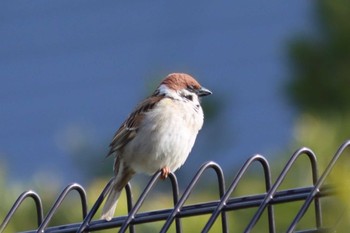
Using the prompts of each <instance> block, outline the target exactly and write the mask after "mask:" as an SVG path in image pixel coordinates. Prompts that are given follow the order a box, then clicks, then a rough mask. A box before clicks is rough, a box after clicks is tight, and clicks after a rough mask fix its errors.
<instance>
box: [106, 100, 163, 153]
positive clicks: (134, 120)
mask: <svg viewBox="0 0 350 233" xmlns="http://www.w3.org/2000/svg"><path fill="white" fill-rule="evenodd" d="M162 98H164V97H163V96H151V97H149V98H147V99H146V100H144V101H143V102H142V103H141V104H139V105H138V106H137V107H136V109H135V110H134V111H133V112H132V113H131V114H130V116H129V117H128V118H127V119H126V121H124V123H123V124H122V125H121V126H120V128H119V129H118V131H117V132H116V134H115V135H114V137H113V140H112V142H111V144H110V145H109V146H110V151H109V153H108V155H107V156H109V155H111V154H113V153H115V152H118V151H119V150H122V149H123V147H124V146H125V145H127V144H128V143H129V142H130V141H131V140H132V139H133V138H134V137H135V136H136V133H137V130H138V128H139V127H140V124H141V121H142V119H143V118H144V114H145V113H146V112H148V111H149V110H151V109H152V108H153V107H154V106H155V105H156V103H158V102H159V101H160V100H161V99H162Z"/></svg>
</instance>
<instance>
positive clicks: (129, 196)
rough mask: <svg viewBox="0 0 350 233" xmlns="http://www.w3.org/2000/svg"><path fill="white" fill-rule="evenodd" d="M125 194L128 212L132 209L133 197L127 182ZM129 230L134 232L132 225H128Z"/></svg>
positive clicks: (131, 232)
mask: <svg viewBox="0 0 350 233" xmlns="http://www.w3.org/2000/svg"><path fill="white" fill-rule="evenodd" d="M125 194H126V204H127V207H128V213H130V211H131V210H132V205H133V204H132V203H133V198H132V191H131V185H130V183H129V182H128V183H127V184H126V186H125ZM129 230H130V233H134V232H135V227H134V225H130V227H129Z"/></svg>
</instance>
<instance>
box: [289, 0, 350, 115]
mask: <svg viewBox="0 0 350 233" xmlns="http://www.w3.org/2000/svg"><path fill="white" fill-rule="evenodd" d="M315 4H316V6H317V7H316V9H317V11H316V16H317V22H318V23H319V26H320V27H319V30H318V38H312V37H309V38H307V37H300V38H297V39H294V40H293V41H292V42H291V45H290V51H289V54H290V59H291V63H292V73H293V74H292V79H291V81H290V83H289V84H288V91H289V95H290V98H291V99H292V100H293V102H294V103H295V104H296V105H297V107H298V108H300V109H301V111H306V112H309V113H313V114H322V115H326V116H328V115H329V114H338V113H344V112H348V111H350V104H349V103H348V101H349V99H350V92H349V91H348V87H349V86H350V24H349V22H350V1H347V0H336V1H327V0H322V1H316V2H315Z"/></svg>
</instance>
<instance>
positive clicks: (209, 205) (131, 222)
mask: <svg viewBox="0 0 350 233" xmlns="http://www.w3.org/2000/svg"><path fill="white" fill-rule="evenodd" d="M348 147H350V141H346V142H345V143H343V144H342V145H341V147H340V148H339V149H338V151H337V152H336V154H335V155H334V157H333V158H332V159H331V161H330V162H329V164H328V166H327V168H326V169H325V171H324V172H323V173H322V174H321V176H319V175H318V171H317V160H316V155H315V154H314V153H313V152H312V151H311V150H310V149H308V148H301V149H299V150H297V151H296V152H295V153H294V154H293V155H292V156H291V158H290V159H289V161H288V162H287V164H286V165H285V167H284V168H283V170H282V172H281V173H280V174H279V176H278V177H277V179H276V181H275V182H274V183H272V181H271V169H270V166H269V163H268V161H267V160H266V159H265V158H264V157H263V156H261V155H255V156H252V157H251V158H249V159H248V160H247V161H246V162H245V163H244V165H243V166H242V167H241V169H240V170H239V171H238V173H237V174H236V176H235V178H234V179H233V181H232V182H231V184H230V186H229V187H228V189H227V190H226V188H225V178H224V174H223V171H222V169H221V167H220V166H219V165H218V164H216V163H214V162H207V163H205V164H203V165H202V166H201V167H200V168H199V170H198V171H197V173H196V174H195V176H194V177H193V179H192V181H191V182H190V184H189V185H188V186H187V187H186V188H185V190H184V192H183V194H182V195H181V196H180V195H179V187H178V182H177V179H176V176H175V175H174V174H173V173H171V174H170V176H169V179H168V180H170V182H171V187H172V196H173V203H174V207H173V208H171V209H163V210H157V211H149V212H143V213H138V211H139V209H140V207H141V206H142V204H143V202H144V201H145V198H146V197H147V195H148V194H149V192H150V191H151V190H152V189H153V188H154V187H155V186H156V184H157V182H158V180H159V176H160V172H157V173H155V174H154V175H153V176H152V178H151V179H150V181H149V183H148V184H147V186H146V188H145V189H144V190H143V192H142V193H141V195H140V197H139V198H138V200H137V201H136V203H135V204H133V200H132V192H131V187H130V185H129V184H128V185H127V186H126V188H125V189H126V197H127V205H128V215H126V216H120V217H116V218H113V219H112V220H111V221H109V222H107V221H104V220H96V221H92V218H93V217H94V215H95V214H96V212H97V210H98V209H99V207H100V205H101V204H102V202H103V200H104V198H105V197H106V195H107V194H108V191H109V190H110V188H111V181H110V182H109V183H108V184H107V185H106V187H105V188H104V190H103V191H102V193H101V194H100V196H99V197H98V199H97V200H96V202H95V204H94V205H93V206H92V208H91V210H90V211H88V207H87V201H86V200H87V198H86V193H85V190H84V188H83V187H82V186H80V185H79V184H71V185H68V186H67V187H66V188H65V189H64V190H63V191H62V192H61V194H60V195H59V197H58V198H57V200H56V202H55V203H54V204H53V206H52V207H51V209H50V210H49V211H48V213H47V215H46V216H45V217H44V218H43V216H44V215H43V206H42V202H41V199H40V196H39V195H38V194H37V193H35V192H34V191H27V192H24V193H22V194H21V195H20V196H19V197H18V199H17V200H16V202H15V203H14V205H13V206H12V208H11V209H10V211H9V212H8V214H7V215H6V217H5V219H4V220H3V221H2V223H1V225H0V233H1V232H3V231H4V230H5V229H6V226H7V225H8V223H9V221H10V220H11V218H12V216H13V215H14V213H15V212H16V211H17V209H18V208H19V207H20V206H21V204H22V203H23V202H24V201H25V200H26V199H28V198H32V199H33V200H34V202H35V205H36V212H35V213H36V216H37V225H38V227H37V229H35V230H31V231H28V232H62V233H63V232H64V233H67V232H88V231H89V232H92V231H99V230H103V229H110V228H117V229H118V230H119V232H126V231H129V232H131V233H134V232H135V228H134V226H135V225H137V224H143V223H148V222H155V221H163V222H164V225H163V227H162V228H161V230H160V232H163V233H165V232H167V231H168V230H169V228H170V226H171V225H172V223H173V222H175V230H176V232H182V226H181V219H182V218H184V217H190V216H200V215H208V214H209V215H210V217H209V220H208V221H207V223H206V225H205V226H204V228H203V229H202V230H201V232H208V231H209V230H210V229H211V227H212V226H213V224H214V223H215V222H216V221H218V220H217V219H218V217H219V215H221V218H220V221H221V228H222V232H228V221H227V217H226V213H227V212H229V211H234V210H239V209H246V208H252V207H254V208H256V209H257V210H256V212H255V214H254V216H253V217H252V219H251V221H250V222H249V224H248V225H247V227H246V229H245V230H244V232H245V233H248V232H251V230H252V229H253V228H254V226H255V225H256V223H257V222H258V220H259V219H260V218H261V215H262V214H263V212H264V211H265V210H266V211H267V216H268V229H266V232H271V233H275V232H276V227H275V225H276V223H275V221H276V220H275V214H274V205H276V204H279V203H287V202H295V201H303V205H302V207H301V208H300V210H299V211H298V213H297V215H296V216H295V217H294V219H293V221H292V222H291V224H290V226H289V227H288V230H287V232H288V233H291V232H295V228H296V226H297V224H298V223H299V221H300V220H301V219H302V217H303V216H304V214H305V213H306V211H307V210H308V209H309V208H310V205H311V204H312V202H313V203H314V207H313V208H314V211H315V220H314V222H315V227H314V229H307V230H303V231H299V232H304V233H306V232H310V233H311V232H319V233H320V232H329V231H330V229H327V228H325V227H324V226H323V221H322V209H321V203H320V199H321V198H323V197H325V196H332V195H335V190H336V189H337V188H338V187H331V186H326V185H324V183H325V180H326V178H327V177H328V176H329V174H330V172H331V170H332V169H333V167H334V166H335V164H336V163H337V161H338V160H339V158H340V157H341V155H343V154H344V151H345V150H346V149H347V148H348ZM301 156H307V158H308V161H309V164H310V171H311V175H312V182H311V183H312V185H310V186H309V187H297V188H293V189H288V190H283V191H277V189H278V188H279V187H280V186H281V184H282V183H283V181H284V179H285V177H286V175H287V174H288V172H289V170H290V169H291V168H292V167H293V165H294V164H295V162H296V161H297V160H298V158H300V157H301ZM256 163H258V164H260V165H261V167H262V171H263V177H264V180H263V182H264V183H265V190H266V192H265V193H261V194H254V195H249V196H243V197H231V194H232V193H233V192H234V190H235V189H236V187H237V185H238V184H239V183H240V181H241V180H242V177H244V175H245V173H246V171H247V170H248V168H249V167H250V166H251V165H252V164H256ZM207 170H214V172H215V175H216V178H217V181H218V188H217V191H218V200H216V201H208V202H205V203H200V204H192V205H185V202H186V200H187V199H188V198H189V197H190V195H191V192H192V191H193V190H194V189H195V187H196V184H197V183H198V181H199V180H200V179H201V177H202V176H203V174H204V173H205V172H206V171H207ZM72 191H77V192H78V193H79V196H80V200H81V209H82V222H80V223H75V224H66V225H60V226H54V227H47V226H48V224H49V223H50V221H51V219H52V217H53V215H54V214H55V213H56V212H57V210H58V208H59V207H60V205H61V203H62V202H63V201H64V200H65V198H66V196H67V195H68V194H70V193H71V192H72Z"/></svg>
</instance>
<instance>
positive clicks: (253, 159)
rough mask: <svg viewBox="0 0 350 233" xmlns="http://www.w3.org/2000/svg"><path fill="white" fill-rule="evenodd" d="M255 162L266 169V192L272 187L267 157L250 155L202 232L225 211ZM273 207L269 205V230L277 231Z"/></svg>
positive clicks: (207, 229) (206, 230)
mask: <svg viewBox="0 0 350 233" xmlns="http://www.w3.org/2000/svg"><path fill="white" fill-rule="evenodd" d="M254 162H259V163H260V164H261V166H262V167H263V171H264V177H265V188H266V192H268V190H270V188H271V171H270V166H269V163H268V161H267V160H266V158H265V157H263V156H261V155H254V156H252V157H250V158H249V159H248V160H247V161H246V162H245V163H244V165H243V166H242V167H241V169H240V170H239V171H238V173H237V175H236V177H235V178H234V180H233V181H232V183H231V185H230V187H229V188H228V190H227V191H226V193H225V195H224V196H223V197H222V198H221V200H220V203H219V204H218V205H217V207H216V209H215V210H214V211H213V213H212V215H211V216H210V218H209V220H208V222H207V224H206V225H205V226H204V228H203V230H202V232H208V231H209V230H210V228H211V227H212V225H213V224H214V222H215V221H216V219H217V217H218V216H219V214H220V212H223V211H222V209H223V208H224V207H225V206H226V203H227V201H228V199H229V197H230V196H231V194H232V192H233V191H234V190H235V189H236V187H237V185H238V183H239V182H240V181H241V179H242V177H243V175H244V174H245V173H246V171H247V170H248V168H249V167H250V165H252V164H253V163H254ZM273 216H274V215H273V207H272V206H269V209H268V219H269V232H272V233H274V232H275V221H274V218H273Z"/></svg>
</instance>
